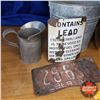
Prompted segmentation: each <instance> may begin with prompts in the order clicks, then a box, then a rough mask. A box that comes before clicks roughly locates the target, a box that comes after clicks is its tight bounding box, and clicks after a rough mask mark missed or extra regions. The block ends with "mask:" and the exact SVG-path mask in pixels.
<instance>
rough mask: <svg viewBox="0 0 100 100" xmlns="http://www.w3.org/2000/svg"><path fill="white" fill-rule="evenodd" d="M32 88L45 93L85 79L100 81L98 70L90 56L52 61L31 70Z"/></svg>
mask: <svg viewBox="0 0 100 100" xmlns="http://www.w3.org/2000/svg"><path fill="white" fill-rule="evenodd" d="M32 80H33V85H34V90H35V93H36V94H37V95H45V94H48V93H53V92H55V91H58V90H61V89H63V88H66V87H71V86H80V85H81V84H82V83H83V82H84V81H86V80H92V81H95V82H99V81H100V71H98V69H97V68H96V64H95V63H94V62H93V60H92V58H86V59H85V58H84V59H80V60H76V61H70V62H62V63H54V64H51V65H47V66H44V67H41V68H36V69H33V70H32Z"/></svg>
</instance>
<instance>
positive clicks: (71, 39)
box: [48, 18, 86, 62]
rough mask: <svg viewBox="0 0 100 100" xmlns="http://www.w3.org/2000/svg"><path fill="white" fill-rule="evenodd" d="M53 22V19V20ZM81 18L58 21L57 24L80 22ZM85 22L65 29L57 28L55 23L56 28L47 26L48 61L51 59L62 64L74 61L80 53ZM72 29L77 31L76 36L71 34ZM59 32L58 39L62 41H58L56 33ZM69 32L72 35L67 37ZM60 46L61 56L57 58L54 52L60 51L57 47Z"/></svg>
mask: <svg viewBox="0 0 100 100" xmlns="http://www.w3.org/2000/svg"><path fill="white" fill-rule="evenodd" d="M50 20H52V19H50ZM53 20H54V19H53ZM81 21H82V18H71V19H59V20H58V22H60V23H64V22H69V23H71V22H73V23H74V22H81ZM85 23H86V22H85V21H83V22H82V24H80V25H77V24H75V25H71V26H69V25H67V26H65V27H62V26H61V27H58V26H57V23H56V27H54V26H53V25H51V24H48V60H50V59H53V60H55V62H63V61H69V60H74V59H75V58H76V56H77V55H78V54H79V53H80V50H81V45H82V39H83V34H84V29H85ZM74 29H77V34H73V31H74ZM59 30H60V35H62V36H60V39H64V41H63V42H62V41H59V40H58V39H57V37H58V33H59V32H58V31H59ZM63 30H66V31H65V32H66V33H65V35H63ZM69 30H72V35H68V32H69ZM59 43H60V44H62V46H63V48H64V49H63V50H62V51H63V54H62V55H61V56H59V55H58V56H57V55H56V52H59V51H61V50H60V49H59V48H58V45H59Z"/></svg>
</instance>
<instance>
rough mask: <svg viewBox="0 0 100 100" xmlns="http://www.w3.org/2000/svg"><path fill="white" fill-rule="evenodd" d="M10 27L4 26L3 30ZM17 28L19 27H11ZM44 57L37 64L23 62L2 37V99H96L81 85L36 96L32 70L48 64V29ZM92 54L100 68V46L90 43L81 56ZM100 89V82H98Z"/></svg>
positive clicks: (43, 39) (43, 36)
mask: <svg viewBox="0 0 100 100" xmlns="http://www.w3.org/2000/svg"><path fill="white" fill-rule="evenodd" d="M5 28H8V27H2V31H3V30H4V29H5ZM10 28H14V29H16V30H18V29H19V27H10ZM9 38H10V40H11V39H12V40H13V41H14V40H15V38H16V37H15V36H10V37H9ZM42 45H43V47H42V57H41V60H40V61H39V62H37V63H35V64H23V63H22V61H21V59H20V54H19V50H18V49H17V48H15V47H11V46H8V45H7V44H6V43H5V41H3V39H2V47H1V51H2V60H1V65H2V66H1V71H2V75H1V76H2V77H1V79H2V82H1V86H2V100H94V98H91V99H90V98H86V97H84V96H83V95H82V94H81V92H80V87H79V86H78V87H70V88H66V89H63V90H60V91H58V92H55V93H52V94H49V95H45V96H36V95H35V94H34V90H33V84H32V77H31V70H32V69H33V68H37V67H42V66H44V65H48V64H49V62H48V61H47V49H46V48H47V30H46V31H45V33H43V34H42ZM87 56H91V57H93V58H94V60H95V62H96V64H97V66H98V68H99V69H100V48H99V49H98V50H97V49H96V48H95V46H94V44H93V42H91V43H90V45H89V47H88V49H87V50H86V51H84V52H82V53H81V54H80V58H83V57H87ZM97 86H98V90H100V82H99V83H97Z"/></svg>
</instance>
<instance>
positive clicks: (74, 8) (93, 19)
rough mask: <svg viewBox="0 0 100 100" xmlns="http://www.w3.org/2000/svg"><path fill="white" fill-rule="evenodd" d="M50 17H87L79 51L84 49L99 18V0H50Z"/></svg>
mask: <svg viewBox="0 0 100 100" xmlns="http://www.w3.org/2000/svg"><path fill="white" fill-rule="evenodd" d="M49 9H50V17H51V18H56V19H57V18H58V19H59V18H75V17H82V16H86V17H87V24H86V28H85V32H84V37H83V43H82V48H81V51H84V50H85V49H86V48H87V46H88V43H89V41H90V39H91V37H92V35H93V32H94V29H95V26H96V24H97V22H98V20H99V19H100V13H99V12H100V1H94V2H92V1H59V2H57V1H50V2H49Z"/></svg>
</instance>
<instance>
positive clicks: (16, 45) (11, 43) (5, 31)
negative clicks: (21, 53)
mask: <svg viewBox="0 0 100 100" xmlns="http://www.w3.org/2000/svg"><path fill="white" fill-rule="evenodd" d="M9 33H14V34H16V35H17V37H18V34H17V32H16V31H15V30H13V29H6V30H4V31H3V33H2V36H3V38H4V40H5V41H6V42H7V44H8V45H10V46H14V47H17V48H19V46H18V44H17V43H14V42H11V41H9V40H7V39H6V35H8V34H9Z"/></svg>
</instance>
